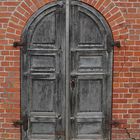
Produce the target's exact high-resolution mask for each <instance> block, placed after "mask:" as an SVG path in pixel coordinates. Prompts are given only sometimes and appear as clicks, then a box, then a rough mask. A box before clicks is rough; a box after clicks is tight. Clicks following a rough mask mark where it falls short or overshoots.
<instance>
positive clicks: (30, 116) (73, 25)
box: [21, 1, 112, 140]
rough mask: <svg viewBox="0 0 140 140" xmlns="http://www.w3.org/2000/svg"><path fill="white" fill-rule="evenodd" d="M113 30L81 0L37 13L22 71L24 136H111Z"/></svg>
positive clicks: (31, 139) (37, 139) (101, 139)
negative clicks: (80, 0) (111, 31)
mask: <svg viewBox="0 0 140 140" xmlns="http://www.w3.org/2000/svg"><path fill="white" fill-rule="evenodd" d="M111 40H112V37H111V33H110V30H109V27H108V25H107V24H106V21H105V20H104V18H103V17H102V16H101V15H100V14H99V13H98V12H97V11H96V10H95V9H93V8H91V7H90V6H87V5H86V4H84V3H82V2H78V1H71V2H70V3H69V2H67V4H65V2H63V1H58V2H54V3H51V4H49V5H46V6H44V7H43V8H42V9H40V11H38V12H37V13H36V14H34V15H33V16H32V19H31V20H30V21H29V23H28V25H27V27H26V29H25V35H24V42H25V44H26V46H24V48H23V50H22V52H21V56H22V71H21V82H22V90H21V112H22V119H23V122H24V123H23V127H22V140H57V139H58V140H70V139H75V140H78V139H79V140H87V139H88V140H109V139H110V129H111V127H110V125H109V122H110V119H111V92H112V91H111V89H112V48H111V47H112V46H111Z"/></svg>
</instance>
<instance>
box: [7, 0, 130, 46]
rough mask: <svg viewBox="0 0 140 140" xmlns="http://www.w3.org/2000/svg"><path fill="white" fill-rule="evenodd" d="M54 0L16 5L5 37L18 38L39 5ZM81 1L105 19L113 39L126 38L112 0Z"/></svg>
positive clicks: (119, 13) (118, 12)
mask: <svg viewBox="0 0 140 140" xmlns="http://www.w3.org/2000/svg"><path fill="white" fill-rule="evenodd" d="M52 1H54V0H40V1H38V0H30V1H29V0H23V1H21V2H20V4H19V5H18V6H17V8H16V9H15V11H14V12H13V14H12V15H11V19H10V20H9V23H8V26H7V32H6V38H7V39H10V40H12V41H15V40H20V37H21V33H22V30H23V28H24V27H25V25H26V23H27V21H28V19H29V18H30V17H31V16H32V14H33V13H34V12H35V11H37V10H38V9H39V8H40V7H42V6H44V5H45V4H47V3H49V2H52ZM81 1H82V2H84V3H86V4H88V5H90V6H92V7H94V8H95V9H96V10H98V11H99V12H100V13H101V14H102V15H103V16H104V17H105V19H106V20H107V22H108V24H109V25H110V28H111V30H112V33H113V37H114V40H121V43H122V44H123V42H124V40H126V39H127V38H128V30H127V24H126V22H125V18H124V17H123V15H122V13H121V10H120V9H119V8H118V7H117V6H116V5H115V3H114V2H113V0H81Z"/></svg>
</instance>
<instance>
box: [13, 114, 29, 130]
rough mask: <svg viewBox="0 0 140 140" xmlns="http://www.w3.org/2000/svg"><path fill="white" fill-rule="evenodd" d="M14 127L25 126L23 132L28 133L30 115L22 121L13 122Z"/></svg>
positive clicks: (25, 116)
mask: <svg viewBox="0 0 140 140" xmlns="http://www.w3.org/2000/svg"><path fill="white" fill-rule="evenodd" d="M13 125H14V126H15V127H18V126H23V130H24V131H27V130H28V115H27V114H26V115H24V116H23V117H22V119H21V120H16V121H13Z"/></svg>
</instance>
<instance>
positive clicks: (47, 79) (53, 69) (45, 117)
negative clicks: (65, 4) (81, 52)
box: [22, 7, 65, 140]
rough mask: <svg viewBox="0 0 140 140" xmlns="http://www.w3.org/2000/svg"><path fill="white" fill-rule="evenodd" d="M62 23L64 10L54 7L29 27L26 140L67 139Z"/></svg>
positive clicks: (25, 83)
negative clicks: (65, 130)
mask: <svg viewBox="0 0 140 140" xmlns="http://www.w3.org/2000/svg"><path fill="white" fill-rule="evenodd" d="M63 21H65V13H64V9H63V8H61V9H60V7H53V8H51V9H47V10H46V11H44V12H42V13H41V14H40V15H39V16H38V17H37V18H35V19H34V22H33V23H32V24H31V25H30V27H29V30H28V38H27V49H26V51H24V52H23V53H24V55H23V62H24V63H23V66H22V67H23V71H24V73H23V77H22V79H23V81H24V87H23V88H26V87H27V88H26V90H25V92H24V93H25V94H26V96H25V95H24V98H25V97H26V102H24V103H23V102H22V104H24V106H22V107H24V112H23V113H22V114H23V115H24V114H27V116H28V131H26V132H25V131H23V135H22V138H23V140H29V139H31V140H38V139H39V140H43V139H45V140H47V139H49V140H51V139H52V140H53V139H57V137H58V136H59V135H60V136H61V139H64V110H63V107H62V106H63V105H64V103H65V95H64V86H63V85H64V84H63V81H64V79H65V74H64V68H63V67H62V65H63V62H62V61H63V60H64V59H63V58H64V53H63V47H64V42H62V40H63V39H64V38H65V37H64V32H65V28H63V27H64V26H65V23H64V22H63ZM60 62H62V63H61V64H60ZM60 136H59V137H60Z"/></svg>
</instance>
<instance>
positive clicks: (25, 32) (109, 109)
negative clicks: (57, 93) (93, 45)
mask: <svg viewBox="0 0 140 140" xmlns="http://www.w3.org/2000/svg"><path fill="white" fill-rule="evenodd" d="M64 1H66V3H67V4H68V6H67V8H68V9H67V8H66V19H67V16H68V15H69V14H70V13H69V4H70V2H68V0H64ZM64 1H63V0H62V1H61V0H60V1H56V2H51V3H49V4H47V5H45V6H43V7H42V8H40V9H39V10H37V11H36V12H35V13H34V14H33V15H32V16H31V17H30V19H29V21H28V22H27V24H26V27H25V28H24V30H23V32H22V36H21V41H22V42H23V44H24V46H23V48H22V49H21V55H20V56H21V76H20V77H21V118H22V116H24V115H25V114H26V109H25V106H26V105H25V104H26V102H25V101H24V100H25V99H27V97H26V94H25V92H26V91H25V87H24V82H23V79H24V78H23V77H24V73H23V72H24V70H23V62H24V60H23V54H24V53H25V52H26V49H27V43H28V42H27V39H28V30H29V29H30V26H31V25H32V23H33V22H34V20H35V19H36V18H37V17H38V16H41V15H42V13H43V12H44V11H47V10H48V9H51V8H53V7H56V6H62V5H63V2H64ZM71 2H72V4H74V5H77V6H79V7H82V8H85V9H86V10H88V11H89V12H90V13H91V14H93V15H94V16H96V17H97V19H98V20H99V21H100V23H101V24H102V27H103V28H104V30H105V31H106V33H107V40H106V41H107V43H106V44H108V45H107V49H108V52H109V53H110V55H109V56H110V58H109V68H110V69H108V72H109V73H110V75H109V76H110V78H109V82H108V85H107V87H109V88H108V89H107V92H108V101H109V103H108V104H107V115H108V120H107V124H110V122H111V119H112V114H111V113H112V62H113V51H110V50H112V48H111V47H112V44H113V42H114V40H113V35H112V31H111V29H110V27H109V25H108V23H107V21H106V20H105V18H104V17H103V15H101V14H100V13H99V12H98V11H97V10H96V9H94V8H93V7H91V6H89V5H87V4H85V3H84V2H80V1H72V0H71ZM67 28H68V29H67ZM66 29H67V30H66V35H67V37H66V46H67V48H69V47H68V46H69V44H68V43H69V32H68V30H69V17H68V21H67V23H66ZM66 54H67V55H68V54H69V51H68V49H66ZM67 55H66V56H67ZM68 68H69V67H68V65H67V69H68ZM68 83H69V76H68V77H67V84H68ZM67 89H69V86H67ZM68 93H69V91H67V94H66V95H67V96H66V98H68ZM67 108H68V106H67ZM67 116H69V114H68V112H67ZM67 123H68V120H67ZM108 127H109V129H110V130H111V126H110V125H108ZM68 131H69V129H67V130H66V137H67V138H66V139H67V140H68V137H69V135H68ZM22 132H24V131H23V130H22ZM24 135H25V134H24V133H23V134H22V139H23V137H24ZM110 136H111V132H110Z"/></svg>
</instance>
